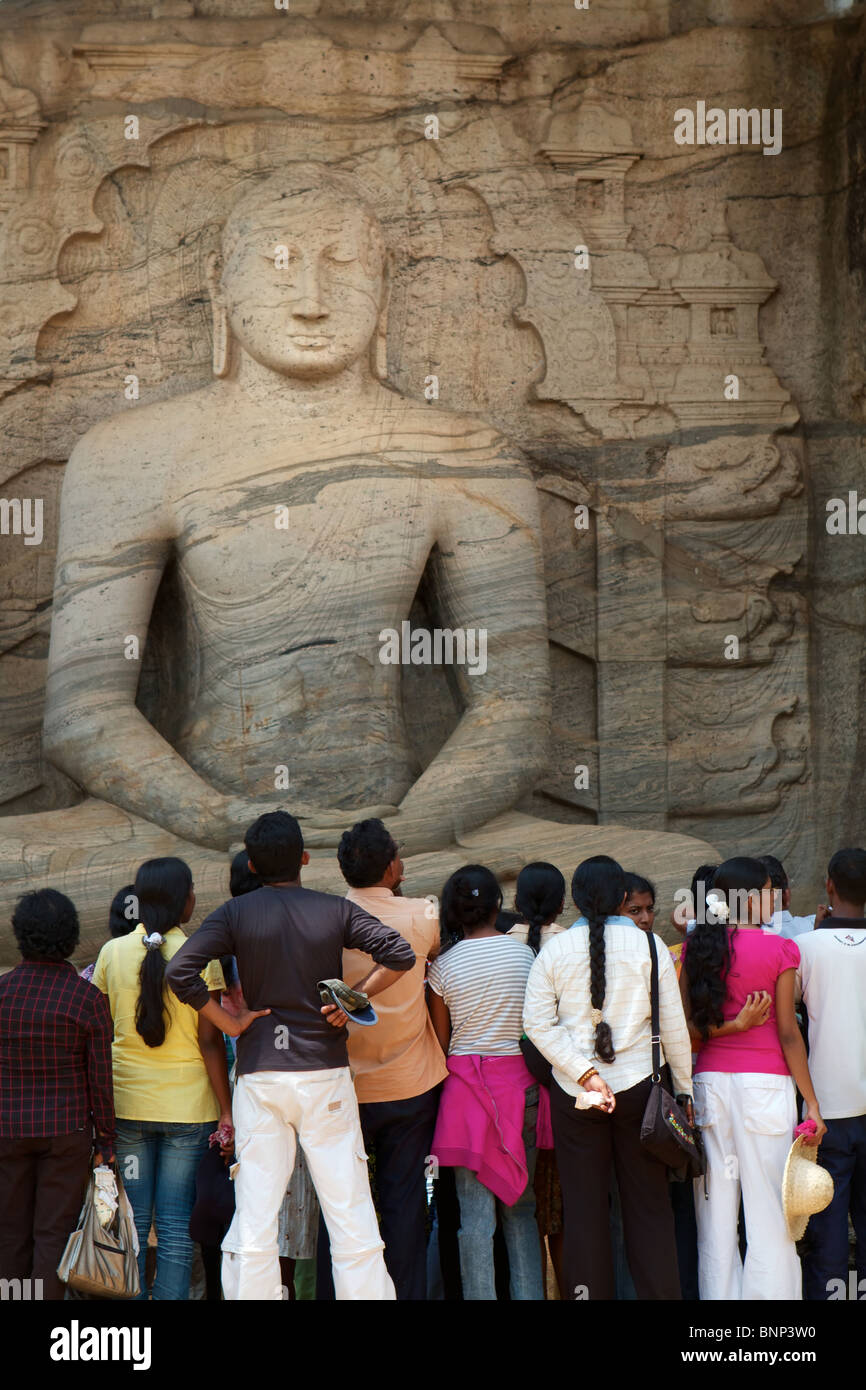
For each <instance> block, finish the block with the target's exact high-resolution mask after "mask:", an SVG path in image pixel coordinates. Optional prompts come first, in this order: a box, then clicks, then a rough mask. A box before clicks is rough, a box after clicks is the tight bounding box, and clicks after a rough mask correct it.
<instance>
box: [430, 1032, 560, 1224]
mask: <svg viewBox="0 0 866 1390" xmlns="http://www.w3.org/2000/svg"><path fill="white" fill-rule="evenodd" d="M446 1065H447V1067H448V1073H449V1074H448V1076H447V1077H446V1079H445V1084H444V1086H443V1087H442V1097H441V1099H440V1101H439V1115H438V1118H437V1120H436V1129H435V1132H434V1134H433V1146H432V1153H433V1156H434V1157H435V1158H436V1159H437V1160H438V1161H439V1163H440V1164H442V1165H443V1166H444V1167H446V1168H470V1169H471V1170H472V1171H473V1172H474V1173H475V1174H476V1176H477V1178H478V1181H479V1182H481V1183H483V1184H484V1186H485V1187H486V1188H488V1189H489V1191H490V1192H492V1193H493V1195H494V1196H495V1197H498V1198H499V1199H500V1201H502V1202H504V1203H505V1205H506V1206H508V1207H511V1206H513V1205H514V1203H515V1202H516V1201H517V1199H518V1197H519V1196H520V1195H521V1193H522V1192H523V1191H524V1190H525V1188H526V1183H527V1179H528V1176H529V1172H528V1169H527V1166H526V1150H525V1148H524V1146H523V1117H524V1109H525V1105H526V1091H527V1089H528V1087H530V1086H534V1085H536V1082H535V1079H534V1077H533V1076H532V1073H531V1072H530V1071H529V1070H528V1069H527V1066H526V1063H525V1062H524V1060H523V1058H522V1057H481V1056H477V1055H474V1056H471V1057H449V1058H448V1059H447V1063H446ZM539 1090H540V1091H541V1090H543V1088H542V1087H539Z"/></svg>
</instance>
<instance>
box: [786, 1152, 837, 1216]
mask: <svg viewBox="0 0 866 1390" xmlns="http://www.w3.org/2000/svg"><path fill="white" fill-rule="evenodd" d="M832 1200H833V1179H832V1178H831V1177H830V1174H829V1173H828V1172H827V1169H826V1168H822V1167H821V1166H820V1164H819V1163H818V1145H817V1144H806V1143H804V1141H803V1137H802V1135H801V1136H799V1137H798V1138H797V1139H795V1140H794V1142H793V1144H792V1145H791V1151H790V1153H789V1154H788V1158H787V1160H786V1162H785V1171H784V1173H783V1175H782V1207H783V1209H784V1212H785V1221H786V1222H787V1225H788V1234H789V1236H790V1237H791V1239H792V1240H802V1239H803V1236H804V1234H805V1231H806V1227H807V1226H808V1224H809V1217H810V1216H814V1215H815V1213H816V1212H818V1211H823V1210H824V1208H825V1207H829V1205H830V1203H831V1202H832Z"/></svg>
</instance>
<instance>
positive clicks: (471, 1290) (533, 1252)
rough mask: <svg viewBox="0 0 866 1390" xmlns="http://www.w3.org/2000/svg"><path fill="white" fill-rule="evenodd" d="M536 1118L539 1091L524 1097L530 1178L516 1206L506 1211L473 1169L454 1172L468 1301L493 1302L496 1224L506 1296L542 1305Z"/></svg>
mask: <svg viewBox="0 0 866 1390" xmlns="http://www.w3.org/2000/svg"><path fill="white" fill-rule="evenodd" d="M537 1118H538V1087H537V1086H530V1087H529V1089H528V1090H527V1092H526V1112H525V1116H524V1122H523V1144H524V1147H525V1149H526V1163H527V1167H528V1169H529V1178H528V1181H527V1184H526V1187H525V1188H524V1189H523V1192H522V1194H521V1195H520V1197H518V1199H517V1201H516V1202H515V1203H514V1206H512V1207H507V1206H506V1205H505V1203H504V1202H500V1201H499V1199H498V1198H497V1197H494V1195H493V1193H492V1192H491V1191H490V1190H489V1188H486V1187H485V1186H484V1184H483V1183H481V1182H479V1181H478V1178H477V1177H476V1175H475V1174H474V1173H473V1171H472V1169H471V1168H455V1169H454V1178H455V1181H456V1184H457V1200H458V1202H459V1203H460V1230H459V1231H458V1233H457V1240H458V1243H459V1246H460V1278H461V1281H462V1284H463V1297H464V1299H466V1300H472V1299H474V1300H479V1299H486V1300H488V1301H494V1300H495V1299H496V1280H495V1276H494V1269H493V1232H494V1231H495V1230H496V1218H497V1216H498V1217H499V1219H500V1221H501V1222H502V1233H503V1235H504V1236H505V1244H506V1247H507V1249H508V1267H509V1271H510V1285H509V1291H510V1293H511V1297H512V1299H513V1300H515V1301H523V1302H525V1301H528V1300H541V1299H543V1298H544V1285H543V1284H542V1274H541V1244H540V1241H539V1239H538V1226H537V1224H536V1220H535V1188H534V1186H533V1178H534V1176H535V1157H536V1148H535V1123H536V1120H537Z"/></svg>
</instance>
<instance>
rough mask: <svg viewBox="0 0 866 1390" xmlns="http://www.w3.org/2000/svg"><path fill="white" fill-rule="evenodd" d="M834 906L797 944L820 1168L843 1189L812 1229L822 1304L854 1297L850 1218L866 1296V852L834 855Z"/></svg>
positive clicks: (809, 1288)
mask: <svg viewBox="0 0 866 1390" xmlns="http://www.w3.org/2000/svg"><path fill="white" fill-rule="evenodd" d="M827 900H828V903H829V911H828V910H826V909H819V911H818V913H817V914H816V916H817V918H818V920H817V921H816V923H815V930H814V931H813V932H811V933H810V934H809V935H808V936H806V935H803V936H801V937H800V938H799V940H798V941H797V945H798V947H799V949H800V968H799V970H798V971H797V987H798V991H799V992H800V993H801V995H802V998H803V1002H804V1004H805V1006H806V1010H807V1012H808V1015H809V1072H810V1074H811V1077H812V1081H813V1083H814V1086H815V1094H816V1096H817V1097H818V1101H819V1103H820V1106H821V1114H822V1116H823V1117H824V1120H825V1122H826V1125H827V1133H826V1134H825V1136H824V1139H823V1141H822V1143H821V1147H820V1148H819V1150H818V1162H819V1163H820V1164H821V1165H822V1167H824V1168H826V1169H827V1171H828V1172H829V1173H830V1175H831V1176H832V1178H833V1184H834V1188H835V1191H834V1195H833V1200H832V1202H831V1203H830V1205H829V1207H826V1208H825V1210H824V1211H822V1212H818V1214H817V1215H816V1216H813V1217H812V1218H811V1219H810V1221H809V1228H808V1231H807V1238H808V1241H809V1253H808V1254H807V1255H806V1257H805V1259H804V1261H803V1275H804V1279H803V1295H804V1297H805V1298H807V1299H811V1300H820V1301H824V1300H826V1299H838V1298H845V1297H847V1296H848V1295H847V1289H848V1213H849V1211H850V1213H851V1218H852V1220H853V1223H854V1232H855V1235H856V1237H857V1281H858V1289H859V1290H860V1296H861V1297H862V1296H863V1295H864V1294H866V918H864V905H866V850H862V849H841V850H839V851H838V852H837V853H836V854H834V855H833V858H832V859H831V860H830V864H829V867H828V869H827ZM853 1296H854V1297H855V1298H856V1297H857V1294H856V1292H855V1293H854V1295H853Z"/></svg>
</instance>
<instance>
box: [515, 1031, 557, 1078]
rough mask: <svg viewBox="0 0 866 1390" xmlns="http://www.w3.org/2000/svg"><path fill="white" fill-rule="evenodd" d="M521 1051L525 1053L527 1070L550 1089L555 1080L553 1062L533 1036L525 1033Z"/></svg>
mask: <svg viewBox="0 0 866 1390" xmlns="http://www.w3.org/2000/svg"><path fill="white" fill-rule="evenodd" d="M520 1051H521V1052H522V1053H523V1060H524V1062H525V1063H526V1067H527V1070H528V1071H529V1072H530V1073H531V1075H532V1077H533V1078H534V1079H535V1080H536V1081H537V1082H538V1084H539V1085H540V1086H545V1087H546V1088H547V1090H548V1091H549V1090H550V1083H551V1081H552V1080H553V1063H552V1062H548V1060H547V1058H546V1057H545V1055H544V1053H543V1052H539V1050H538V1048H537V1047H536V1046H535V1043H534V1042H533V1041H532V1039H531V1038H528V1037H527V1036H526V1034H525V1033H524V1035H523V1037H522V1038H521V1039H520Z"/></svg>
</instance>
